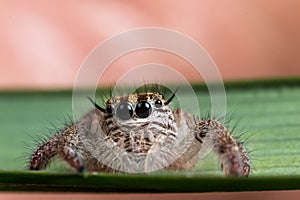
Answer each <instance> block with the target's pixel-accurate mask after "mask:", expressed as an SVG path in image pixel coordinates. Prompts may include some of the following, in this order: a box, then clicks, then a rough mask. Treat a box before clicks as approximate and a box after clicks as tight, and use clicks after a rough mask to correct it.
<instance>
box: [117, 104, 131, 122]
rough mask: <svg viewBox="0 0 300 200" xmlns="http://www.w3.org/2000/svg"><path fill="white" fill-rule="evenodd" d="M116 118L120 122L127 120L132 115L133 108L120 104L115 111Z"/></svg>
mask: <svg viewBox="0 0 300 200" xmlns="http://www.w3.org/2000/svg"><path fill="white" fill-rule="evenodd" d="M116 114H117V116H118V117H119V118H120V119H122V120H128V119H130V118H131V117H132V115H133V108H132V106H131V105H130V104H129V103H121V104H120V105H119V106H118V107H117V110H116Z"/></svg>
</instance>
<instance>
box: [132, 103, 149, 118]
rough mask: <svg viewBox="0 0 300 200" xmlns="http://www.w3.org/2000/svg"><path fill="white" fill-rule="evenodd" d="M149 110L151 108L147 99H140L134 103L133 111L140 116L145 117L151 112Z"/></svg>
mask: <svg viewBox="0 0 300 200" xmlns="http://www.w3.org/2000/svg"><path fill="white" fill-rule="evenodd" d="M151 110H152V108H151V105H150V103H148V102H147V101H142V102H139V103H138V104H137V105H136V108H135V113H136V115H137V116H139V117H140V118H146V117H148V116H149V115H150V114H151Z"/></svg>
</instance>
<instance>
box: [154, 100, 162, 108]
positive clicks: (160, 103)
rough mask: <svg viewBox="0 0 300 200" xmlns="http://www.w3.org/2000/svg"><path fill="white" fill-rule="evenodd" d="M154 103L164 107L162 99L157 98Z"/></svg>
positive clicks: (158, 106) (156, 105)
mask: <svg viewBox="0 0 300 200" xmlns="http://www.w3.org/2000/svg"><path fill="white" fill-rule="evenodd" d="M154 105H155V107H156V108H161V107H162V101H161V100H160V99H157V100H156V101H155V102H154Z"/></svg>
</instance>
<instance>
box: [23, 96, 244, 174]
mask: <svg viewBox="0 0 300 200" xmlns="http://www.w3.org/2000/svg"><path fill="white" fill-rule="evenodd" d="M174 97H175V93H173V94H172V95H171V97H170V98H168V99H165V98H164V96H163V95H162V94H161V93H159V92H146V93H135V94H130V95H125V96H115V97H111V98H110V99H109V100H108V101H107V102H106V105H105V107H101V106H99V105H98V104H97V103H95V102H94V101H93V100H92V99H90V98H89V99H90V101H91V102H92V104H93V105H94V107H95V108H94V109H92V110H91V111H90V112H88V113H87V114H86V115H85V116H83V117H82V118H81V119H79V120H78V121H77V122H75V123H73V124H70V125H69V126H68V127H66V128H65V129H64V130H62V131H61V132H58V133H57V134H55V135H54V136H52V137H51V138H50V139H49V140H47V141H45V142H44V143H42V144H41V145H39V147H38V148H37V149H36V150H35V151H34V153H33V154H32V155H31V157H30V162H29V169H31V170H42V169H44V168H45V167H46V166H47V165H48V164H49V162H50V161H51V160H53V158H56V157H61V158H62V159H63V160H65V161H66V162H67V163H68V164H69V165H70V166H71V167H72V168H74V169H75V170H77V171H78V172H83V171H85V170H87V171H93V172H121V171H130V170H128V169H126V168H128V167H132V166H133V168H134V166H135V165H136V166H137V169H142V170H141V171H143V169H144V171H145V172H148V171H151V170H149V169H165V170H188V169H192V168H193V167H194V166H195V165H196V164H197V163H198V161H199V160H200V158H201V153H203V152H204V151H207V148H208V147H209V148H212V150H213V151H214V152H215V153H216V154H217V155H218V157H219V160H220V163H221V167H222V169H223V171H224V173H225V174H226V175H230V176H248V175H249V174H250V160H249V157H248V155H247V151H246V148H245V147H244V145H243V144H242V143H241V142H239V141H238V140H237V139H235V138H234V137H233V136H232V135H231V134H230V133H229V130H228V129H227V128H226V127H225V126H224V125H223V124H222V123H220V122H219V121H217V120H213V119H204V120H200V119H198V118H197V117H195V116H193V115H191V114H189V113H187V112H185V111H183V110H180V109H174V110H172V109H171V108H170V106H169V104H170V103H171V101H172V99H173V98H174ZM101 138H102V139H101ZM108 143H109V144H112V145H111V146H109V145H108ZM116 149H117V150H118V151H117V152H118V155H116V153H115V152H116V151H115V150H116ZM119 154H120V155H119ZM126 156H129V157H126ZM125 158H126V159H125ZM124 162H128V163H129V164H127V165H124ZM152 166H157V167H152Z"/></svg>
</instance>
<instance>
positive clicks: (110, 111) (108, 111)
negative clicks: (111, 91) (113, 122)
mask: <svg viewBox="0 0 300 200" xmlns="http://www.w3.org/2000/svg"><path fill="white" fill-rule="evenodd" d="M106 112H107V113H108V114H110V115H111V114H112V113H113V108H112V106H111V105H107V106H106Z"/></svg>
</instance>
